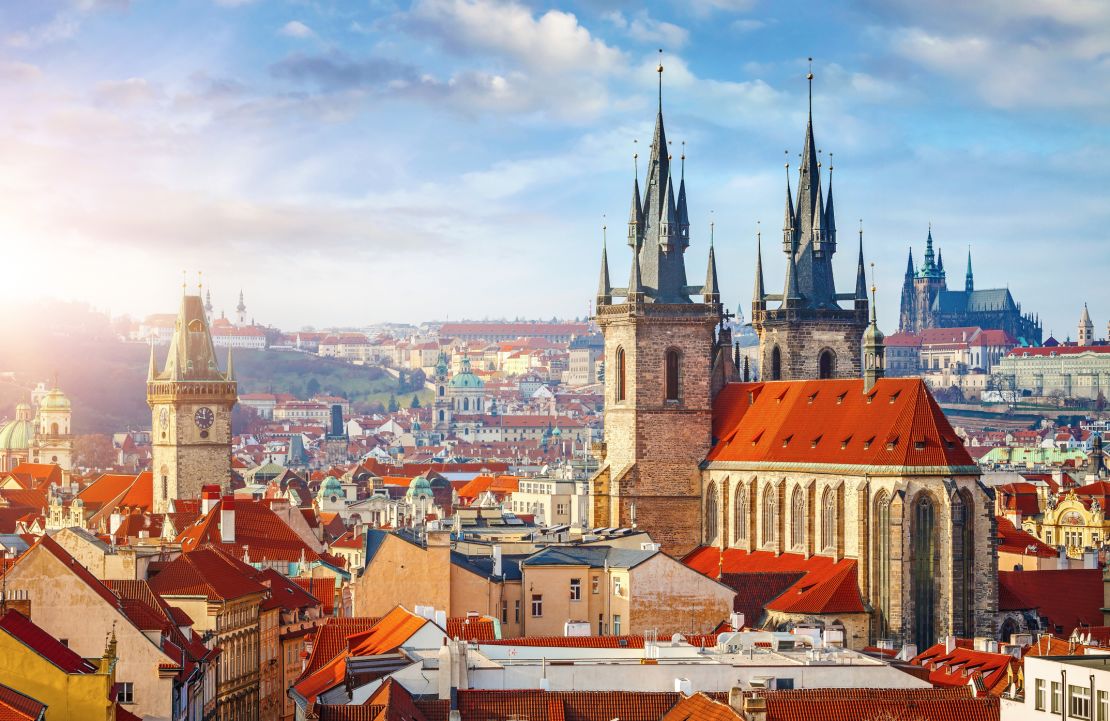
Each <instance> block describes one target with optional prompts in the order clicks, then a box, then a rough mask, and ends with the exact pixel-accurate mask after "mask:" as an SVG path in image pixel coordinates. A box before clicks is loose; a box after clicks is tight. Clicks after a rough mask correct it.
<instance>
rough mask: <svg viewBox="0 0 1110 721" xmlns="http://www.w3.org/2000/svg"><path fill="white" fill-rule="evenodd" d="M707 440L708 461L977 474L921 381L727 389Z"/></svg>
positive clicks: (793, 383)
mask: <svg viewBox="0 0 1110 721" xmlns="http://www.w3.org/2000/svg"><path fill="white" fill-rule="evenodd" d="M713 437H714V438H715V439H717V441H716V444H715V446H714V447H713V449H712V450H711V451H710V452H709V455H708V460H709V461H710V462H713V461H734V462H745V463H764V464H780V465H789V466H793V465H807V466H808V465H841V466H843V465H851V466H862V465H866V466H872V467H874V466H888V467H897V468H904V467H930V468H935V467H946V468H951V467H957V468H962V469H966V472H974V471H975V468H976V467H975V463H974V462H973V461H972V460H971V457H970V456H969V455H968V454H967V451H966V450H965V449H964V446H963V442H962V441H961V440H960V439H959V437H958V436H957V435H956V433H955V431H953V430H952V426H951V425H949V423H948V419H947V418H945V416H944V413H943V412H942V411H941V409H940V406H938V405H937V402H936V401H935V400H934V399H933V396H932V394H931V393H930V392H929V389H928V387H927V386H926V385H925V383H924V382H923V381H922V380H921V379H920V378H883V379H881V380H879V381H878V383H876V384H875V386H874V388H873V389H872V390H871V391H870V392H869V393H866V394H865V393H864V392H863V381H862V380H861V379H848V380H820V381H774V382H770V383H730V384H728V385H727V386H725V387H724V389H722V390H721V392H720V393H719V394H718V395H717V398H716V400H715V401H714V404H713Z"/></svg>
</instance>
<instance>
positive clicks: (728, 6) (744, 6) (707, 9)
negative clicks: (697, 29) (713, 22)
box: [681, 0, 756, 15]
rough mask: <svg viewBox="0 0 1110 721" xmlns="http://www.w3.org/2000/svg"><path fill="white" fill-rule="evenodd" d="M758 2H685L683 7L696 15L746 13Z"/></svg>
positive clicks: (711, 0)
mask: <svg viewBox="0 0 1110 721" xmlns="http://www.w3.org/2000/svg"><path fill="white" fill-rule="evenodd" d="M755 4H756V0H683V1H682V3H681V5H682V6H683V7H686V8H689V10H690V11H691V12H693V13H694V14H696V15H709V14H710V13H716V12H726V13H729V12H746V11H748V10H751V9H752V8H753V7H755Z"/></svg>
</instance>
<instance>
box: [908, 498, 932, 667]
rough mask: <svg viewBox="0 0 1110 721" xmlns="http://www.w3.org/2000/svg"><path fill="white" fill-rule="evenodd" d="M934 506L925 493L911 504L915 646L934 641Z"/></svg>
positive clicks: (919, 646)
mask: <svg viewBox="0 0 1110 721" xmlns="http://www.w3.org/2000/svg"><path fill="white" fill-rule="evenodd" d="M935 531H936V508H935V507H934V505H933V499H932V498H930V497H929V494H927V493H921V494H919V495H918V497H917V500H916V501H915V502H914V504H913V540H912V553H913V571H912V584H913V586H912V587H913V619H914V634H913V636H914V642H915V643H916V644H917V647H918V648H928V647H929V646H931V645H932V644H934V643H936V633H935V631H936V624H935V622H934V618H935V614H936V578H935V575H936V571H937V568H936V558H935V554H936V539H935V537H934V534H935Z"/></svg>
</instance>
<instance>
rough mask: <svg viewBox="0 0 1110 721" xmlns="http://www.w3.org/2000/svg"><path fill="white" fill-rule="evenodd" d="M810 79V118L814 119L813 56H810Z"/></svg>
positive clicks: (808, 77) (807, 78)
mask: <svg viewBox="0 0 1110 721" xmlns="http://www.w3.org/2000/svg"><path fill="white" fill-rule="evenodd" d="M806 80H808V81H809V119H810V120H813V58H809V72H808V73H806Z"/></svg>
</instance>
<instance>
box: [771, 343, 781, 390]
mask: <svg viewBox="0 0 1110 721" xmlns="http://www.w3.org/2000/svg"><path fill="white" fill-rule="evenodd" d="M771 380H773V381H781V380H782V351H780V350H779V347H778V346H775V347H774V348H772V349H771Z"/></svg>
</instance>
